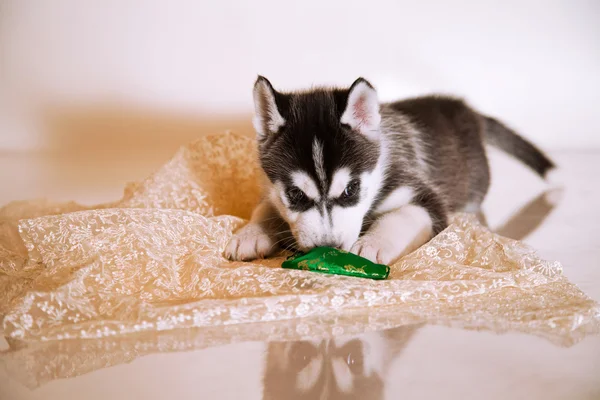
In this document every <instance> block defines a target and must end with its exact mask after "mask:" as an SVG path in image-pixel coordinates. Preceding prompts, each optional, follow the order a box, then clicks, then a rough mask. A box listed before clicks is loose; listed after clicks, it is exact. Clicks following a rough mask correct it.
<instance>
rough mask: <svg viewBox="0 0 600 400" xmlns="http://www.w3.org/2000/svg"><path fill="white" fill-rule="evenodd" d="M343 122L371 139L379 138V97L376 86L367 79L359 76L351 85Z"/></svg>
mask: <svg viewBox="0 0 600 400" xmlns="http://www.w3.org/2000/svg"><path fill="white" fill-rule="evenodd" d="M341 122H342V123H343V124H346V125H349V126H350V127H351V128H352V129H354V130H355V131H357V132H360V133H361V134H363V135H365V136H366V137H368V138H369V139H373V140H374V139H377V138H379V125H380V123H381V115H380V114H379V99H378V97H377V92H376V91H375V88H373V85H371V84H370V83H369V82H368V81H367V80H366V79H363V78H358V79H357V80H356V81H354V83H353V84H352V86H350V90H349V91H348V101H347V104H346V109H345V110H344V113H343V114H342V118H341Z"/></svg>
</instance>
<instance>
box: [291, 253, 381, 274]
mask: <svg viewBox="0 0 600 400" xmlns="http://www.w3.org/2000/svg"><path fill="white" fill-rule="evenodd" d="M281 266H282V267H283V268H288V269H301V270H304V271H315V272H322V273H325V274H335V275H347V276H356V277H359V278H368V279H376V280H380V279H386V278H387V277H388V275H389V274H390V267H388V266H387V265H382V264H376V263H374V262H371V261H369V260H367V259H366V258H362V257H360V256H357V255H356V254H352V253H348V252H347V251H343V250H338V249H334V248H331V247H316V248H314V249H312V250H310V251H309V252H307V253H296V254H294V255H292V256H290V257H288V259H287V260H286V261H284V262H283V264H281Z"/></svg>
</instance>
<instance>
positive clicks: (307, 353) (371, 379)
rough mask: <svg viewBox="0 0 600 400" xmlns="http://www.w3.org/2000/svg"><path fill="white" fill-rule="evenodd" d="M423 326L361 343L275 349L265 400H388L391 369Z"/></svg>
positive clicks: (300, 344) (288, 345)
mask: <svg viewBox="0 0 600 400" xmlns="http://www.w3.org/2000/svg"><path fill="white" fill-rule="evenodd" d="M416 329H417V326H405V327H400V328H396V329H391V330H388V331H384V332H374V333H368V334H364V335H361V336H358V337H344V338H334V339H329V340H313V341H299V342H290V343H285V342H273V343H270V344H269V348H268V350H267V356H266V357H267V358H266V368H265V376H264V379H263V383H264V391H263V393H264V394H263V398H264V399H265V400H275V399H290V400H294V399H382V398H383V392H384V379H385V375H386V373H387V370H388V368H389V365H390V363H391V361H392V360H394V358H395V357H396V356H397V355H398V354H400V353H401V351H402V349H403V348H404V347H405V346H406V344H407V343H408V340H409V339H410V337H411V336H412V334H413V333H414V331H415V330H416Z"/></svg>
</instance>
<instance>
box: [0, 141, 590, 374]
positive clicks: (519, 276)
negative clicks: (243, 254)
mask: <svg viewBox="0 0 600 400" xmlns="http://www.w3.org/2000/svg"><path fill="white" fill-rule="evenodd" d="M259 196H260V184H259V169H258V166H257V163H256V150H255V142H254V141H253V140H252V139H250V138H247V137H245V136H238V135H235V134H233V133H227V134H222V135H215V136H210V137H206V138H203V139H201V140H199V141H197V142H195V143H192V144H190V145H188V146H185V147H183V148H182V149H181V150H180V151H179V152H178V153H177V154H176V155H175V156H174V157H173V159H172V160H170V161H169V162H168V163H167V164H165V165H164V166H163V167H162V168H161V169H159V170H158V171H157V172H156V173H154V174H153V175H152V176H150V177H148V178H147V179H146V180H144V181H143V182H140V183H136V184H131V185H129V186H128V187H127V188H126V190H125V195H124V197H123V199H122V200H120V201H117V202H114V203H111V204H103V205H98V206H94V207H85V206H81V205H78V204H75V203H66V204H52V203H49V202H45V201H38V202H17V203H12V204H9V205H8V206H6V207H4V208H3V209H1V210H0V318H2V321H3V331H4V335H5V337H7V338H8V339H9V340H10V341H11V343H21V345H24V344H27V346H29V348H28V350H21V351H20V353H18V354H21V356H22V357H25V358H22V359H21V361H22V362H24V360H26V358H27V357H33V356H32V354H34V355H35V356H34V357H35V358H38V359H39V358H40V357H43V354H50V352H49V350H48V349H49V348H55V347H56V348H60V347H61V346H62V347H63V348H69V349H72V348H76V349H81V346H84V347H86V348H88V350H89V349H90V348H95V347H96V346H99V347H98V348H100V349H105V350H107V349H113V350H114V349H119V352H116V353H115V352H113V351H112V350H110V351H109V350H107V351H106V354H107V355H106V356H105V358H106V357H110V355H111V354H113V353H114V354H117V355H114V354H113V360H112V361H111V362H112V363H118V362H124V361H123V360H124V358H127V357H130V356H131V355H130V354H129V353H128V354H129V355H128V356H125V355H123V352H122V351H121V350H122V348H123V347H126V348H129V349H130V350H131V349H136V348H137V349H138V351H137V353H148V352H154V351H161V348H162V349H163V350H164V349H165V348H166V349H167V350H176V349H178V348H180V347H187V346H189V345H187V344H186V345H182V344H177V343H178V340H179V339H178V338H181V337H185V338H187V339H189V336H190V335H193V337H194V340H193V341H192V342H193V345H191V346H193V347H196V348H197V347H202V346H206V345H210V344H214V343H227V342H231V341H239V340H295V339H302V338H306V337H311V336H315V335H317V336H318V335H340V334H357V333H360V332H362V331H366V330H373V329H386V328H391V327H394V326H399V325H404V324H408V323H410V324H412V323H423V322H430V323H443V324H447V325H458V326H462V327H465V328H476V329H490V330H493V331H496V332H503V331H507V330H515V331H519V332H524V333H531V334H536V335H539V336H542V337H545V338H547V339H550V340H552V341H553V342H555V343H558V344H563V345H568V344H572V343H574V342H576V341H577V340H579V339H581V338H582V337H583V336H585V335H586V334H590V333H597V332H599V331H600V323H599V320H600V317H599V316H600V308H599V306H598V304H597V303H596V302H594V301H593V300H592V299H590V298H589V297H588V296H586V295H585V294H584V293H583V292H581V291H580V290H579V289H578V288H577V287H576V286H574V285H573V284H571V283H569V282H568V280H567V279H566V278H565V277H564V275H563V274H562V267H561V265H560V263H558V262H552V261H545V260H542V259H540V258H539V257H538V256H537V255H536V253H535V251H534V250H532V249H531V248H529V247H528V246H526V245H525V244H523V243H521V242H518V241H515V240H511V239H508V238H504V237H501V236H498V235H496V234H494V233H492V232H490V231H489V230H487V229H486V228H484V227H483V226H481V225H480V224H479V223H478V222H477V220H476V218H475V217H473V216H470V215H466V214H458V215H455V216H454V217H453V220H452V223H451V225H450V226H449V227H448V228H447V229H446V230H445V231H444V232H442V233H441V234H439V235H438V236H437V237H435V238H434V239H433V240H431V241H430V242H429V243H427V244H426V245H424V246H422V247H421V248H420V249H418V250H416V251H415V252H413V253H411V254H409V255H407V256H405V257H404V258H402V259H401V260H400V261H398V262H397V263H395V264H394V265H392V266H391V272H390V277H389V278H388V279H387V280H385V281H371V280H365V279H359V278H352V277H345V276H332V275H325V274H319V273H314V272H308V271H300V270H285V269H282V268H280V265H281V262H282V261H283V259H284V256H285V254H282V255H280V256H279V257H275V258H271V259H267V260H257V261H254V262H230V261H228V260H226V259H225V258H223V256H222V252H223V249H224V247H225V245H226V244H227V242H228V240H229V238H230V237H231V235H232V234H233V232H234V231H235V230H236V229H237V228H239V227H241V226H242V225H243V224H244V222H245V218H248V217H249V216H250V214H251V211H252V208H253V207H254V205H255V204H256V203H257V201H258V199H259ZM182 328H193V329H184V330H182ZM132 335H133V336H132ZM136 335H137V336H136ZM132 337H142V338H145V339H143V340H141V339H140V340H137V341H136V340H132V339H131V338H132ZM165 337H166V338H169V339H167V340H166V342H168V343H170V344H171V345H165V343H166V342H165V341H163V342H161V340H163V339H159V338H165ZM80 339H95V340H94V341H89V340H87V341H85V345H82V344H74V343H80V341H78V340H80ZM187 339H186V340H187ZM43 342H47V343H46V344H44V343H43ZM111 343H112V344H111ZM115 343H116V344H115ZM140 343H142V344H143V343H146V344H145V345H144V346H145V347H144V349H142V350H140V349H139V347H136V346H140V345H142V344H140ZM186 343H188V342H186ZM111 346H112V347H111ZM128 346H129V347H128ZM170 346H171V347H170ZM15 357H16V356H15ZM76 360H77V357H71V358H70V359H67V358H64V359H63V362H67V363H77V361H76ZM54 361H55V362H58V361H56V360H54ZM99 362H100V361H99ZM40 368H41V367H40ZM73 368H75V367H73ZM86 368H89V366H88V367H86ZM63 369H64V366H63ZM47 372H48V371H46V372H45V373H47ZM79 372H81V369H80V370H79ZM40 379H41V378H40Z"/></svg>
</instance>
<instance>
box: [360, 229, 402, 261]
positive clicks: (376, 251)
mask: <svg viewBox="0 0 600 400" xmlns="http://www.w3.org/2000/svg"><path fill="white" fill-rule="evenodd" d="M350 252H351V253H354V254H356V255H359V256H361V257H363V258H366V259H367V260H371V261H373V262H375V263H378V264H385V265H389V264H391V263H392V262H394V261H396V260H397V259H398V258H399V257H400V255H401V252H402V250H401V249H398V248H397V247H396V246H394V243H393V242H392V241H390V240H388V239H384V238H382V237H379V236H376V235H368V234H367V235H365V236H363V237H361V238H360V239H358V240H357V241H356V243H354V245H353V246H352V248H351V249H350Z"/></svg>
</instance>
